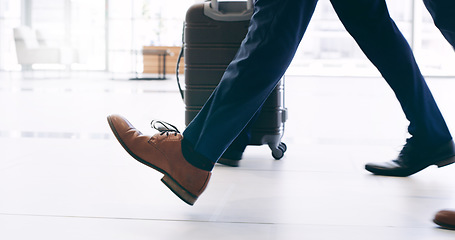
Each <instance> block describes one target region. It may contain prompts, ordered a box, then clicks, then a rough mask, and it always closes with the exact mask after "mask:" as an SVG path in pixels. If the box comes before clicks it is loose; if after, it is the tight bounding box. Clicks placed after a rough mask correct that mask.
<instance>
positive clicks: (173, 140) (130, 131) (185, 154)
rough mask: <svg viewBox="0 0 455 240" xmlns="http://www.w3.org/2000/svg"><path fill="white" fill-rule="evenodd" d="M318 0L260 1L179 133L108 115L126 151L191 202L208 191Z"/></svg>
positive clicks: (276, 79)
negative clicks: (149, 131)
mask: <svg viewBox="0 0 455 240" xmlns="http://www.w3.org/2000/svg"><path fill="white" fill-rule="evenodd" d="M316 2H317V0H280V1H275V0H257V1H256V2H255V6H254V9H255V12H254V14H253V17H252V20H251V22H250V27H249V30H248V34H247V36H246V38H245V40H244V41H243V42H242V44H241V46H240V49H239V51H238V53H237V55H236V57H235V58H234V60H233V61H232V63H231V64H230V65H229V66H228V68H227V70H226V72H225V74H224V75H223V78H222V80H221V82H220V84H219V85H218V87H217V88H216V89H215V91H214V92H213V94H212V96H211V97H210V98H209V100H208V102H207V103H206V104H205V105H204V107H203V108H202V109H201V111H200V112H199V114H198V115H197V116H196V117H195V118H194V119H193V121H192V122H191V123H190V124H189V125H188V127H187V129H186V130H185V132H184V133H183V135H182V134H180V133H179V132H178V131H177V129H175V128H174V127H173V126H172V125H169V124H154V125H155V128H157V129H158V130H160V131H161V133H158V134H155V135H154V136H146V135H143V134H142V133H141V132H140V131H138V130H137V129H135V128H134V127H133V126H132V125H131V124H130V123H129V122H128V120H126V119H124V118H123V117H121V116H118V115H111V116H108V123H109V125H110V127H111V129H112V131H113V132H114V134H115V136H116V138H117V139H118V141H119V142H120V144H121V145H122V146H123V147H124V148H125V150H126V151H127V152H128V153H129V154H130V155H131V156H132V157H134V158H135V159H136V160H138V161H139V162H141V163H143V164H145V165H147V166H149V167H152V168H154V169H155V170H157V171H159V172H161V173H163V174H164V177H163V179H162V181H163V182H164V183H165V184H166V186H168V187H169V188H170V189H171V190H172V191H173V192H174V193H175V194H176V195H177V196H178V197H180V198H181V199H182V200H183V201H185V202H186V203H188V204H190V205H192V204H194V202H195V201H196V200H197V198H198V197H199V196H200V195H201V194H202V192H203V191H204V190H205V188H206V186H207V184H208V182H209V180H210V176H211V172H210V171H211V170H212V168H213V165H214V164H215V163H216V161H217V160H218V159H219V157H220V156H221V155H222V154H223V152H224V151H225V150H226V149H227V148H228V147H229V146H230V145H231V143H232V142H233V141H234V139H235V138H236V137H237V136H238V135H239V134H240V132H241V131H242V130H243V129H244V128H245V126H246V125H247V124H248V122H249V121H250V120H251V119H252V118H253V116H254V115H255V113H256V112H257V111H258V109H260V107H261V106H262V104H263V103H264V101H265V100H266V98H267V97H268V95H269V94H270V93H271V92H272V90H273V89H274V87H275V85H276V84H277V83H278V82H279V80H280V78H281V76H282V75H283V74H284V72H285V71H286V69H287V67H288V66H289V64H290V62H291V60H292V58H293V56H294V54H295V51H296V49H297V47H298V45H299V43H300V40H301V38H302V36H303V34H304V32H305V30H306V27H307V26H308V23H309V21H310V19H311V16H312V14H313V12H314V8H315V5H316Z"/></svg>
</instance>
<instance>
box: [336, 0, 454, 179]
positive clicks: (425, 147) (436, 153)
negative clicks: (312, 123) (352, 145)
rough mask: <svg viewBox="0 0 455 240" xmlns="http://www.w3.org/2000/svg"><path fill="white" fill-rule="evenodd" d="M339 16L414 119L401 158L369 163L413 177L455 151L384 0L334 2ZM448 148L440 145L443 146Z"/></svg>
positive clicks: (389, 172)
mask: <svg viewBox="0 0 455 240" xmlns="http://www.w3.org/2000/svg"><path fill="white" fill-rule="evenodd" d="M331 2H332V5H333V6H334V8H335V10H336V12H337V14H338V16H339V18H340V19H341V21H342V22H343V24H344V26H345V27H346V29H347V30H348V32H349V33H350V34H351V35H352V36H353V37H354V39H355V40H356V42H357V43H358V44H359V46H360V48H361V49H362V50H363V52H364V53H365V54H366V56H367V57H368V58H369V59H370V61H371V62H372V63H373V64H374V65H375V66H376V67H377V68H378V70H379V71H380V72H381V74H382V76H383V77H384V78H385V80H386V81H387V83H388V84H389V85H390V87H391V88H392V89H393V91H394V92H395V95H396V97H397V98H398V100H399V102H400V104H401V107H402V109H403V111H404V113H405V115H406V118H407V119H408V120H409V122H410V124H409V127H408V131H409V133H410V134H411V135H412V138H410V139H408V141H407V142H408V143H407V148H406V147H405V148H404V149H403V151H402V152H401V154H400V156H399V157H398V159H396V160H394V161H392V162H391V163H386V164H385V165H384V164H379V165H376V164H367V166H366V167H367V170H369V171H372V172H373V173H376V174H381V175H394V176H395V175H396V176H408V175H411V174H413V173H415V172H418V171H420V170H422V169H423V168H425V167H427V166H429V165H433V164H437V165H443V163H445V162H444V161H445V160H446V159H447V158H449V157H452V156H453V155H455V150H454V147H453V142H452V141H451V140H452V136H451V135H450V132H449V130H448V128H447V125H446V123H445V121H444V119H443V117H442V114H441V113H440V111H439V109H438V107H437V105H436V102H435V100H434V98H433V96H432V94H431V92H430V90H429V88H428V86H427V84H426V83H425V80H424V78H423V76H422V74H421V73H420V70H419V67H418V66H417V63H416V61H415V59H414V55H413V53H412V50H411V48H410V47H409V44H408V43H407V41H406V40H405V38H404V37H403V35H402V34H401V32H400V31H399V30H398V28H397V26H396V25H395V23H394V22H393V20H392V19H391V18H390V16H389V13H388V9H387V6H386V4H385V1H384V0H350V1H345V0H331ZM441 147H442V148H443V149H440V148H441Z"/></svg>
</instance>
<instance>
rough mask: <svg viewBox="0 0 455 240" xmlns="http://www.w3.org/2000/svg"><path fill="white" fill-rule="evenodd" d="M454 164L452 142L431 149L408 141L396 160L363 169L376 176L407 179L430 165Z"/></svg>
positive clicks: (371, 164) (454, 156)
mask: <svg viewBox="0 0 455 240" xmlns="http://www.w3.org/2000/svg"><path fill="white" fill-rule="evenodd" d="M454 162H455V145H454V142H453V140H450V141H449V142H447V143H445V144H442V145H440V146H439V147H436V148H433V149H426V148H424V147H421V146H415V144H413V143H411V141H409V140H408V142H407V143H406V144H405V145H404V147H403V149H402V150H401V152H400V154H399V155H398V157H397V159H394V160H392V161H390V162H384V163H368V164H366V165H365V169H366V170H367V171H370V172H372V173H374V174H377V175H385V176H396V177H407V176H409V175H412V174H414V173H416V172H419V171H421V170H423V169H425V168H426V167H428V166H431V165H436V166H438V167H444V166H447V165H449V164H452V163H454Z"/></svg>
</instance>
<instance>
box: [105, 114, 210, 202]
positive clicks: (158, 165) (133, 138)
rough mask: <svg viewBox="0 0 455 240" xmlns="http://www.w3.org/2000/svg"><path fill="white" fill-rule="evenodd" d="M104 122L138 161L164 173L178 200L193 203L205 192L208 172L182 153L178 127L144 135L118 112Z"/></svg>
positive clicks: (208, 178) (208, 177) (165, 179)
mask: <svg viewBox="0 0 455 240" xmlns="http://www.w3.org/2000/svg"><path fill="white" fill-rule="evenodd" d="M107 121H108V123H109V126H110V127H111V129H112V131H113V132H114V134H115V137H116V138H117V140H118V141H119V142H120V144H121V145H122V146H123V148H125V150H126V151H127V152H128V153H129V154H130V155H131V156H132V157H133V158H135V159H136V160H137V161H139V162H141V163H143V164H145V165H146V166H149V167H151V168H153V169H155V170H157V171H159V172H161V173H163V174H164V177H163V178H162V179H161V181H162V182H163V183H164V184H165V185H166V186H167V187H168V188H169V189H171V190H172V192H174V193H175V194H176V195H177V196H178V197H179V198H180V199H182V200H183V201H184V202H186V203H187V204H189V205H193V204H194V203H195V202H196V200H197V198H198V197H199V196H200V195H201V194H202V192H204V190H205V188H206V187H207V184H208V182H209V180H210V176H211V172H209V171H205V170H202V169H199V168H196V167H194V166H193V165H191V164H190V163H189V162H187V161H186V160H185V158H184V157H183V155H182V149H181V141H182V139H183V136H182V135H181V134H180V133H179V132H178V130H177V129H175V130H169V129H165V130H163V129H158V130H160V131H161V133H157V134H155V135H154V136H146V135H143V134H142V133H141V132H140V131H138V130H137V129H136V128H134V127H133V126H132V125H131V123H129V122H128V120H126V119H125V118H123V117H121V116H119V115H110V116H108V117H107Z"/></svg>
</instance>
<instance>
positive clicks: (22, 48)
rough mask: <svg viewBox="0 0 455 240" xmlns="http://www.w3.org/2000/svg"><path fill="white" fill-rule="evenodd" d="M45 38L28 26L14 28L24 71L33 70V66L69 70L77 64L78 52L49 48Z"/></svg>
mask: <svg viewBox="0 0 455 240" xmlns="http://www.w3.org/2000/svg"><path fill="white" fill-rule="evenodd" d="M45 39H46V38H45V36H43V34H42V33H40V32H39V31H37V30H35V29H32V28H30V27H27V26H21V27H17V28H14V41H15V45H16V54H17V61H18V63H19V64H20V65H21V66H22V69H23V70H24V69H26V70H31V69H32V65H33V64H61V65H64V66H65V67H66V69H67V70H70V69H71V64H72V63H75V62H77V58H78V56H77V52H76V51H75V50H74V49H72V48H69V47H59V46H47V44H46V40H45Z"/></svg>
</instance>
